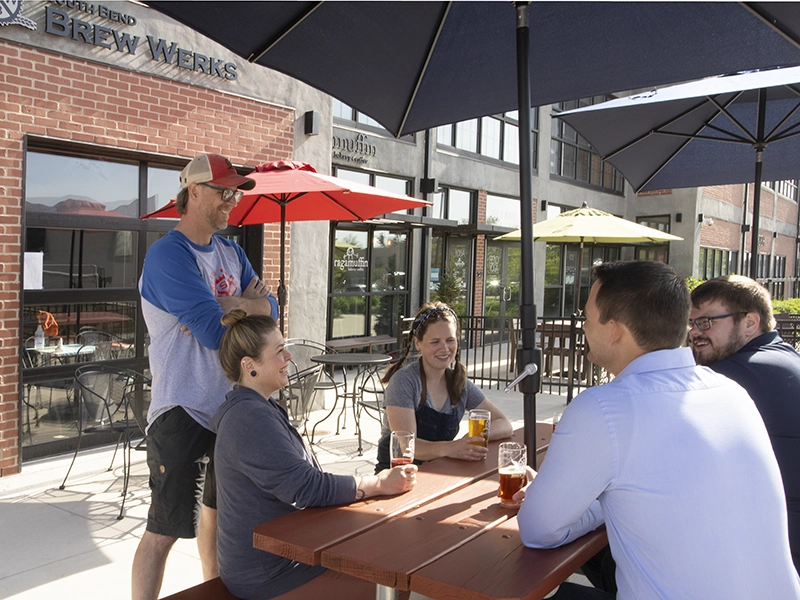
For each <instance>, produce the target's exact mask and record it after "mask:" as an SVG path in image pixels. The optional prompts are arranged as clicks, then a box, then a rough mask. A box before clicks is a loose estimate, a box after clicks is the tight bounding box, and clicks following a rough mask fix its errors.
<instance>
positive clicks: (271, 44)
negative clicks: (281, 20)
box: [247, 2, 322, 63]
mask: <svg viewBox="0 0 800 600" xmlns="http://www.w3.org/2000/svg"><path fill="white" fill-rule="evenodd" d="M320 6H322V2H317V3H315V4H313V5H311V6H310V7H309V8H308V10H306V11H305V12H303V13H301V14H300V16H299V17H298V18H296V19H295V20H294V21H292V22H291V23H289V25H287V26H286V27H285V28H284V29H283V31H281V32H280V33H278V35H277V36H275V38H273V39H272V40H271V41H269V42H268V43H267V44H266V45H265V46H264V47H263V48H262V49H261V50H257V51H255V52H253V53H252V54H251V55H250V56H248V57H247V60H248V62H251V63H254V62H258V61H259V60H261V57H262V56H264V55H265V54H266V53H267V52H269V51H270V50H272V48H273V47H274V46H275V45H276V44H277V43H279V42H280V41H281V40H282V39H283V38H284V37H286V36H287V35H288V34H289V33H291V32H292V30H293V29H294V28H295V27H297V26H298V25H300V24H301V23H302V22H303V21H305V20H306V19H307V18H308V17H310V16H311V14H312V13H313V12H314V11H315V10H317V9H318V8H319V7H320Z"/></svg>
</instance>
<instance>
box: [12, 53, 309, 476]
mask: <svg viewBox="0 0 800 600" xmlns="http://www.w3.org/2000/svg"><path fill="white" fill-rule="evenodd" d="M0 114H2V115H3V119H2V122H0V286H2V287H0V320H1V321H2V323H0V332H1V333H0V377H2V379H0V476H2V475H8V474H11V473H16V472H18V471H19V444H20V440H19V439H18V436H19V414H18V403H19V399H18V392H19V344H20V341H19V335H20V334H19V317H20V256H21V235H22V231H21V218H22V166H23V158H24V157H23V136H24V135H25V134H31V135H36V136H43V137H50V138H56V139H59V140H71V141H77V142H84V143H92V144H98V145H103V146H109V147H114V148H119V149H130V150H136V151H142V152H154V153H159V154H167V155H173V156H182V157H186V158H191V157H193V156H195V155H196V154H199V153H202V152H216V153H220V154H224V155H227V156H228V157H230V159H231V160H232V161H233V162H234V163H236V164H247V165H253V166H255V165H257V164H259V163H261V162H264V161H268V160H276V159H282V158H291V157H292V148H293V139H294V131H293V128H294V118H295V117H294V111H293V110H292V109H288V108H284V107H278V106H273V105H270V104H268V103H265V102H258V101H256V100H250V99H246V98H241V97H238V96H234V95H228V94H224V93H221V92H216V91H212V90H207V89H202V88H196V87H191V86H189V85H186V84H182V83H176V82H172V81H169V80H166V79H160V78H157V77H153V76H149V75H140V74H136V73H131V72H128V71H124V70H120V69H115V68H113V67H110V66H106V65H99V64H95V63H91V62H87V61H83V60H75V59H68V58H65V57H62V56H60V55H57V54H54V53H50V52H45V51H42V50H36V49H30V48H25V47H21V46H17V45H14V44H11V43H8V42H5V41H0ZM277 231H279V227H278V225H277V224H273V225H269V226H267V227H266V233H265V235H266V237H267V239H268V243H266V244H265V247H264V260H265V269H264V273H263V277H264V278H265V279H266V280H267V281H270V282H271V281H276V282H277V279H278V263H277V261H278V260H279V245H278V244H276V243H274V240H273V236H277V235H278V233H275V232H277ZM287 272H288V271H287ZM287 280H288V276H287ZM275 285H277V284H275Z"/></svg>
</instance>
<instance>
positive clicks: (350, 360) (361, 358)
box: [310, 352, 392, 456]
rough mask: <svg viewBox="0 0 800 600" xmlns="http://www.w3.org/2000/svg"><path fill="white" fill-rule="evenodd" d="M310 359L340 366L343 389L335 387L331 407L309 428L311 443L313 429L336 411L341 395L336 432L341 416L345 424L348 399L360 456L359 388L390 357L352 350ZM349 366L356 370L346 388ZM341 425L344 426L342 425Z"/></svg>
mask: <svg viewBox="0 0 800 600" xmlns="http://www.w3.org/2000/svg"><path fill="white" fill-rule="evenodd" d="M311 360H313V361H314V362H316V363H320V364H322V365H326V366H329V367H333V368H336V367H341V368H342V377H343V378H344V386H343V388H344V391H343V392H341V393H340V392H339V390H338V388H337V389H336V400H335V402H334V403H333V408H331V410H330V412H329V413H328V414H327V415H325V416H324V417H323V418H322V419H320V420H319V421H317V422H316V423H315V424H314V426H313V427H312V428H311V437H310V441H311V444H312V445H313V443H314V431H315V430H316V428H317V425H319V424H320V423H322V422H323V421H325V420H326V419H327V418H329V417H330V416H331V415H332V414H333V413H334V412H336V408H337V406H338V405H339V397H341V398H342V407H341V409H340V411H339V415H338V416H337V417H336V434H337V435H338V434H339V423H340V421H341V420H342V418H344V423H345V425H346V424H347V413H346V411H347V401H348V400H350V402H351V403H352V406H353V419H354V420H355V422H356V431H357V433H358V455H359V456H361V455H362V454H363V450H362V447H361V423H360V421H359V418H358V403H359V402H360V401H361V400H362V397H361V390H362V388H363V384H364V383H366V380H367V379H368V378H369V377H373V376H375V374H376V372H377V370H378V368H379V367H381V366H383V365H385V364H387V363H389V362H390V361H391V360H392V357H391V356H389V355H388V354H372V353H366V352H352V353H347V354H337V353H333V352H332V353H329V354H320V355H318V356H312V357H311ZM350 367H356V368H357V371H356V375H355V377H354V378H353V380H352V384H351V385H350V386H349V388H348V385H347V369H348V368H350ZM342 427H344V425H343V426H342Z"/></svg>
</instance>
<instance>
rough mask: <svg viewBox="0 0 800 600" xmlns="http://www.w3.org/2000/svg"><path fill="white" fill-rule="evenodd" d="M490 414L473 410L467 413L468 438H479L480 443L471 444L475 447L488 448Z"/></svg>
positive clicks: (485, 411) (486, 411)
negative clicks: (480, 439)
mask: <svg viewBox="0 0 800 600" xmlns="http://www.w3.org/2000/svg"><path fill="white" fill-rule="evenodd" d="M491 417H492V415H491V413H490V412H489V411H488V410H479V409H477V408H476V409H473V410H471V411H469V437H481V438H483V441H482V442H471V443H473V444H475V445H476V446H483V447H484V448H488V447H489V422H490V421H491Z"/></svg>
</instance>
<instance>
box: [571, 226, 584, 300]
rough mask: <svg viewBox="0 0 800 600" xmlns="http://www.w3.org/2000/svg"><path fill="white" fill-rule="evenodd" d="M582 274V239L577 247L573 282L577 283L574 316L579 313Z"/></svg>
mask: <svg viewBox="0 0 800 600" xmlns="http://www.w3.org/2000/svg"><path fill="white" fill-rule="evenodd" d="M582 274H583V238H581V244H580V246H578V272H577V274H576V276H575V281H577V282H578V289H577V290H576V291H575V310H574V311H573V312H574V313H575V314H580V312H581V275H582Z"/></svg>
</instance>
